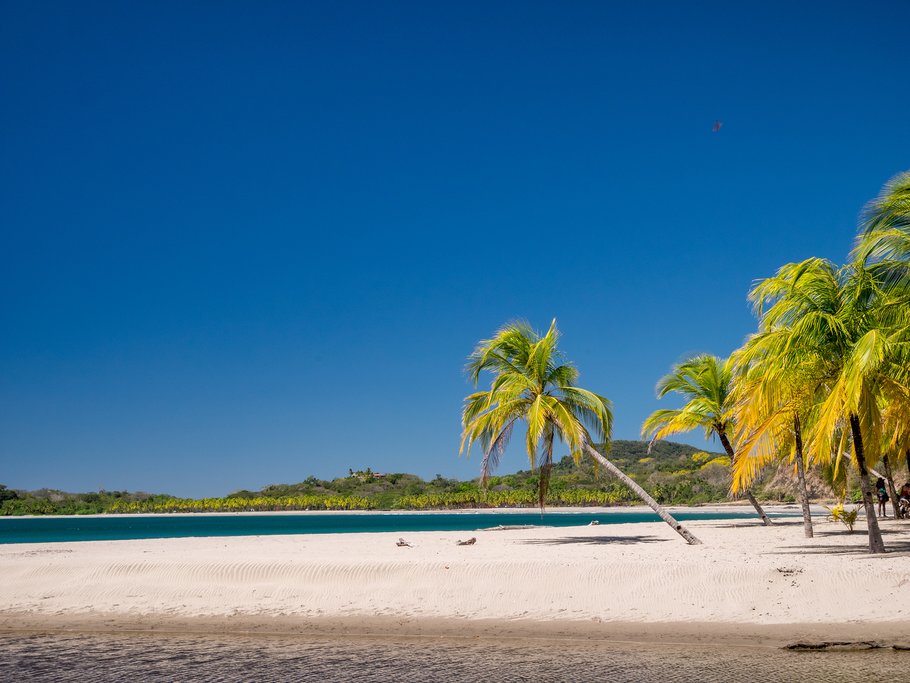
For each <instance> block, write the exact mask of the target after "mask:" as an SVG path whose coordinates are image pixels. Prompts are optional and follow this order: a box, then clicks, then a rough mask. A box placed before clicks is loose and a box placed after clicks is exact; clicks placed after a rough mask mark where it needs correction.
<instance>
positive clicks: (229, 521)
mask: <svg viewBox="0 0 910 683" xmlns="http://www.w3.org/2000/svg"><path fill="white" fill-rule="evenodd" d="M772 516H774V515H772ZM676 517H677V519H679V520H681V521H685V520H695V519H749V518H753V517H754V515H752V514H746V513H717V512H683V513H679V514H678V515H676ZM592 521H597V522H599V523H600V524H625V523H629V522H658V521H660V519H659V518H658V517H657V515H655V514H653V513H650V512H638V511H634V512H631V511H630V512H610V513H603V512H596V511H592V512H572V513H568V512H547V513H546V514H544V515H541V514H540V512H537V511H529V512H509V513H503V512H476V513H474V512H471V513H411V514H390V513H385V514H382V513H365V514H345V513H340V514H313V513H307V514H282V515H268V514H265V515H235V514H208V515H204V514H200V515H161V516H146V515H130V516H122V517H114V516H110V517H106V516H101V517H27V518H16V517H7V518H0V543H52V542H62V541H119V540H127V539H138V538H180V537H188V536H272V535H279V534H337V533H363V532H380V531H391V532H402V533H403V532H409V531H474V530H477V529H485V528H489V527H495V526H499V525H525V524H530V525H542V526H557V527H569V526H584V525H586V524H590V523H591V522H592Z"/></svg>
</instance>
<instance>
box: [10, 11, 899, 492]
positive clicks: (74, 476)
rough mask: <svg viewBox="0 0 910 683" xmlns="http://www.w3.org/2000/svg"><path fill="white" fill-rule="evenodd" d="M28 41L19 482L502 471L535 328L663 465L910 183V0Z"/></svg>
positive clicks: (178, 15)
mask: <svg viewBox="0 0 910 683" xmlns="http://www.w3.org/2000/svg"><path fill="white" fill-rule="evenodd" d="M2 14H3V20H2V21H0V92H2V100H3V106H2V107H0V148H2V154H0V233H2V235H0V236H2V243H3V249H2V250H0V482H3V483H5V484H7V485H9V486H12V487H18V488H36V487H39V486H50V487H57V488H63V489H68V490H94V489H97V488H99V487H104V488H107V489H121V488H127V489H132V490H135V489H143V490H152V491H166V492H170V493H174V494H179V495H220V494H224V493H227V492H228V491H231V490H234V489H237V488H241V487H245V488H257V487H260V486H262V485H265V484H269V483H274V482H292V481H300V480H302V479H304V478H305V477H306V476H308V475H310V474H315V475H317V476H320V477H331V476H336V475H340V474H342V473H346V472H347V469H348V468H349V467H353V468H354V469H358V468H362V467H367V466H370V467H372V468H373V469H374V470H380V471H411V472H416V473H418V474H421V475H423V476H433V475H434V474H436V473H441V474H444V475H446V476H458V477H463V478H466V477H470V476H474V475H475V474H476V470H477V466H478V460H479V458H478V457H477V456H476V454H475V455H474V456H473V457H472V458H471V459H470V460H466V459H465V458H463V457H462V458H459V457H458V456H457V451H458V435H459V417H460V407H461V401H462V398H463V397H464V395H465V394H466V393H467V392H468V391H469V390H470V387H469V385H468V384H467V382H466V380H465V377H464V375H463V373H462V367H463V363H464V359H465V357H466V355H467V354H468V353H469V352H470V351H471V349H472V348H473V346H474V344H475V343H476V342H477V340H478V339H481V338H484V337H487V336H489V335H490V334H491V333H492V332H493V331H494V330H495V329H496V328H497V327H498V326H499V325H501V324H502V323H504V322H506V321H507V320H510V319H513V318H517V317H521V318H526V319H528V320H530V321H531V322H532V323H533V324H534V325H536V326H538V327H540V328H546V326H547V325H548V324H549V321H550V320H551V319H552V318H553V317H556V318H557V319H558V321H559V325H560V328H561V329H562V331H563V334H564V337H563V348H564V350H565V351H566V352H567V354H568V355H569V356H570V357H571V358H572V359H573V360H574V361H575V363H576V364H577V365H578V367H579V369H580V371H581V382H582V384H583V385H584V386H586V387H588V388H590V389H592V390H595V391H598V392H599V393H602V394H604V395H606V396H608V397H609V398H611V399H612V400H613V401H614V404H615V413H616V427H615V434H614V436H615V437H616V438H637V436H638V431H639V427H640V424H641V421H642V420H643V419H644V417H645V416H646V415H647V414H648V413H649V412H650V411H651V410H653V409H655V408H657V407H660V406H661V405H662V404H663V403H668V401H667V400H665V401H663V402H658V401H656V399H655V398H654V384H655V382H656V381H657V379H658V378H659V377H660V375H662V374H663V373H664V372H666V370H667V369H668V368H669V366H670V365H671V364H672V363H673V362H675V361H677V360H679V359H680V358H681V357H682V356H683V355H685V354H687V353H690V352H694V351H708V352H713V353H718V354H727V353H729V352H730V351H731V350H732V349H734V348H735V347H736V346H738V344H739V343H740V342H741V341H742V339H743V337H744V336H745V335H746V334H748V333H749V332H750V331H751V330H752V328H753V325H754V321H753V319H752V316H751V314H750V311H749V308H748V306H747V304H746V300H745V295H746V292H747V290H748V288H749V286H750V283H751V282H752V280H753V279H755V278H758V277H763V276H766V275H769V274H771V273H772V272H773V271H774V270H775V269H776V268H777V267H778V266H779V265H781V264H783V263H786V262H788V261H795V260H800V259H803V258H806V257H808V256H810V255H817V256H824V257H828V258H832V259H835V260H843V259H844V258H845V256H846V253H847V252H848V250H849V248H850V244H851V239H852V237H853V235H854V233H855V225H856V219H857V215H858V213H859V211H860V209H861V208H862V205H863V203H864V202H865V201H867V200H868V199H870V198H871V197H872V196H874V195H875V194H876V193H877V192H878V190H879V189H880V188H881V186H882V185H883V184H884V183H885V182H886V181H887V180H888V178H890V177H891V176H893V175H894V174H896V173H898V172H899V171H902V170H906V169H908V168H910V126H907V121H908V112H910V89H908V88H907V87H906V65H907V63H908V57H910V54H908V48H907V42H906V33H905V30H906V26H907V25H908V21H910V5H908V4H907V3H904V2H890V3H889V2H870V3H855V2H843V3H838V2H825V3H814V4H813V3H793V2H787V3H774V2H770V3H749V4H748V5H743V4H741V3H731V2H723V3H681V2H667V3H602V2H591V3H557V2H550V3H534V2H529V3H496V2H484V3H469V2H458V3H419V2H414V3H368V2H363V3H349V2H325V3H317V2H313V3H299V2H288V3H281V2H258V3H253V2H246V3H243V2H228V3H222V2H181V3H168V2H154V3H151V2H149V3H92V2H83V3H67V2H60V3H50V2H35V3H26V2H19V3H12V2H5V3H3V10H2ZM715 119H721V120H722V121H723V128H722V129H721V131H720V132H719V133H712V132H711V126H712V123H713V122H714V120H715ZM670 404H672V402H670ZM689 441H690V442H692V443H697V444H701V443H703V442H701V441H700V437H698V436H697V435H696V436H694V437H691V438H690V439H689ZM525 464H526V460H525V459H524V456H523V454H522V452H521V450H520V449H519V448H514V449H512V452H510V453H509V454H508V456H507V457H506V459H505V461H504V463H503V470H504V471H513V470H515V469H519V468H521V467H524V466H525Z"/></svg>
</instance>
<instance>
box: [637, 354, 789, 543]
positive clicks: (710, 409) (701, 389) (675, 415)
mask: <svg viewBox="0 0 910 683" xmlns="http://www.w3.org/2000/svg"><path fill="white" fill-rule="evenodd" d="M731 371H732V363H731V362H730V361H729V360H722V359H721V358H718V357H717V356H712V355H710V354H699V355H696V356H693V357H691V358H689V359H687V360H685V361H683V362H681V363H677V364H676V365H674V366H673V370H672V371H671V372H670V374H668V375H665V376H664V377H662V378H661V379H660V381H659V382H658V383H657V397H658V398H663V397H664V396H666V395H667V394H669V393H671V392H673V393H676V394H679V395H681V396H683V397H684V398H685V399H686V404H685V405H684V406H683V407H682V408H679V409H663V410H655V411H654V412H653V413H651V415H650V416H648V418H647V419H646V420H645V422H644V424H643V425H642V427H641V434H642V437H643V438H646V439H650V440H651V443H652V444H653V443H654V442H655V441H658V440H660V439H663V438H666V437H668V436H670V435H672V434H679V433H682V432H691V431H692V430H694V429H704V430H705V437H706V438H710V437H711V436H716V437H717V438H718V439H719V440H720V443H721V444H722V445H723V447H724V451H726V453H727V456H729V458H730V464H731V466H732V465H733V463H734V462H736V452H735V451H734V450H733V445H732V444H731V443H730V432H731V428H732V424H733V401H732V398H731V395H730V394H731V390H732V383H731V379H732V374H731ZM744 493H745V495H746V498H748V499H749V502H750V503H752V506H753V507H754V508H755V511H756V512H757V513H758V516H759V517H761V520H762V523H763V524H765V526H770V524H771V520H770V518H769V517H768V515H766V514H765V511H764V510H762V507H761V505H759V504H758V501H757V500H755V496H754V495H752V491H751V490H750V489H746V490H745V491H744Z"/></svg>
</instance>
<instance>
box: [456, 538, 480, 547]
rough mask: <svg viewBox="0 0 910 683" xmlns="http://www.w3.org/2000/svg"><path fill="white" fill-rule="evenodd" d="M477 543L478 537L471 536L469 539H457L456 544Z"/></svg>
mask: <svg viewBox="0 0 910 683" xmlns="http://www.w3.org/2000/svg"><path fill="white" fill-rule="evenodd" d="M475 543H477V539H476V538H474V537H473V536H471V538H469V539H468V540H467V541H456V542H455V545H474V544H475Z"/></svg>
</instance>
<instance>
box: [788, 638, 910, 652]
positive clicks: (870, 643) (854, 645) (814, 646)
mask: <svg viewBox="0 0 910 683" xmlns="http://www.w3.org/2000/svg"><path fill="white" fill-rule="evenodd" d="M885 647H888V645H885V644H883V643H880V642H878V641H877V640H825V641H822V642H820V643H811V642H805V641H802V642H798V643H790V644H789V645H787V646H786V647H785V648H784V649H785V650H826V651H829V652H832V651H835V652H849V651H851V650H879V649H881V648H885ZM892 647H894V649H898V648H899V647H900V646H892Z"/></svg>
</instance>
